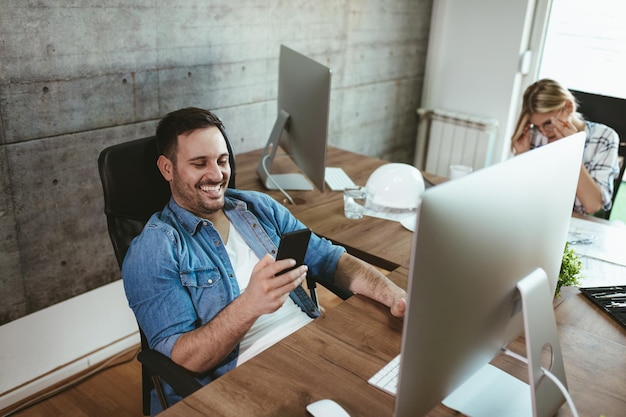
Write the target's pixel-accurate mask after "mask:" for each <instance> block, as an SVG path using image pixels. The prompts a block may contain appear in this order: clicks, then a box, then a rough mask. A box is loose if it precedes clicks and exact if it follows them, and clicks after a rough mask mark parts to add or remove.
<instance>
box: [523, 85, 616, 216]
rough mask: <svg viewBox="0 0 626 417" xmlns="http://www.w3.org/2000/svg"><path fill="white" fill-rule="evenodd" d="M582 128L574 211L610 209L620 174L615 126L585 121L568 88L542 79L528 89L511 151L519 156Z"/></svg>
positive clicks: (587, 212) (589, 212) (586, 211)
mask: <svg viewBox="0 0 626 417" xmlns="http://www.w3.org/2000/svg"><path fill="white" fill-rule="evenodd" d="M582 131H584V132H585V133H586V134H587V138H586V140H585V150H584V153H583V160H582V164H581V167H580V176H579V178H578V187H577V188H576V200H575V202H574V211H576V212H579V213H585V214H593V213H595V212H597V211H598V210H600V209H603V210H609V209H610V208H611V204H612V197H613V183H614V179H615V177H616V175H618V173H619V163H618V146H619V137H618V135H617V132H615V130H613V129H612V128H610V127H608V126H605V125H603V124H601V123H596V122H591V121H587V120H585V119H584V118H583V116H582V114H580V113H578V112H577V104H576V99H575V98H574V96H573V95H572V93H571V92H570V91H569V90H568V89H567V88H565V87H563V86H562V85H561V84H559V83H558V82H556V81H554V80H550V79H543V80H539V81H537V82H535V83H533V84H531V85H530V86H529V87H528V88H527V89H526V91H525V92H524V97H523V101H522V109H521V112H520V115H519V117H518V119H517V124H516V127H515V133H514V134H513V137H512V138H511V150H512V152H513V154H514V155H519V154H520V153H523V152H526V151H528V150H530V149H534V148H538V147H540V146H543V145H546V144H548V143H551V142H554V141H557V140H560V139H562V138H564V137H566V136H570V135H573V134H574V133H576V132H582Z"/></svg>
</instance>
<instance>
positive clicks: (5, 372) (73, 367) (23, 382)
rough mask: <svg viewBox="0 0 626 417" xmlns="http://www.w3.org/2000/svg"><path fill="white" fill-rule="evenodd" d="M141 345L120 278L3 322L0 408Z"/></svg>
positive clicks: (0, 335) (1, 333)
mask: <svg viewBox="0 0 626 417" xmlns="http://www.w3.org/2000/svg"><path fill="white" fill-rule="evenodd" d="M138 344H139V333H138V329H137V323H136V321H135V316H134V315H133V313H132V311H131V310H130V308H129V307H128V301H127V300H126V296H125V294H124V288H123V285H122V281H121V280H118V281H115V282H113V283H111V284H108V285H105V286H103V287H100V288H98V289H95V290H92V291H89V292H87V293H84V294H81V295H79V296H77V297H74V298H71V299H69V300H66V301H63V302H61V303H59V304H55V305H53V306H51V307H48V308H45V309H43V310H40V311H38V312H36V313H33V314H30V315H28V316H24V317H22V318H20V319H17V320H14V321H12V322H10V323H8V324H5V325H3V326H0V410H2V409H4V408H6V407H8V406H10V405H11V404H14V403H16V402H18V401H20V400H22V399H24V398H27V397H29V396H31V395H33V394H35V393H37V392H39V391H41V390H42V389H45V388H47V387H49V386H51V385H53V384H55V383H57V382H59V381H62V380H64V379H66V378H68V377H71V376H72V375H74V374H76V373H78V372H80V371H83V370H85V369H88V368H89V367H91V366H94V365H96V364H98V363H100V362H102V361H104V360H106V359H108V358H110V357H112V356H114V355H115V354H117V353H119V352H123V351H124V350H126V349H128V348H130V347H132V346H135V345H138Z"/></svg>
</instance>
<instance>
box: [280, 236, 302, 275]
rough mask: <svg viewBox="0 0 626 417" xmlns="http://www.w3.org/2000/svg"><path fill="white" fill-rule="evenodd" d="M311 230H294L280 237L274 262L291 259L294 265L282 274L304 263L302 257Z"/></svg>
mask: <svg viewBox="0 0 626 417" xmlns="http://www.w3.org/2000/svg"><path fill="white" fill-rule="evenodd" d="M310 238H311V229H302V230H296V231H293V232H288V233H285V234H284V235H282V237H281V238H280V244H279V245H278V253H277V254H276V260H279V259H287V258H292V259H295V260H296V264H295V265H294V266H293V267H292V268H287V269H285V270H284V271H283V272H287V271H291V270H292V269H295V268H297V267H298V266H300V265H302V264H303V263H304V255H305V254H306V249H307V248H308V247H309V239H310Z"/></svg>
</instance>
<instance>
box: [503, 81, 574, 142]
mask: <svg viewBox="0 0 626 417" xmlns="http://www.w3.org/2000/svg"><path fill="white" fill-rule="evenodd" d="M567 102H572V103H573V104H574V112H576V109H577V103H576V98H575V97H574V95H573V94H572V93H571V92H570V91H569V90H568V89H567V88H565V87H563V86H562V85H561V84H559V83H558V82H556V81H554V80H551V79H548V78H544V79H543V80H539V81H536V82H535V83H533V84H531V85H529V86H528V88H527V89H526V91H525V92H524V97H523V99H522V110H521V111H520V115H519V117H518V119H517V124H516V125H515V132H514V133H513V137H512V138H511V143H513V142H514V141H515V140H516V139H517V138H519V137H520V136H521V135H522V132H523V131H524V128H525V127H526V126H528V125H529V124H530V118H531V116H532V115H533V114H536V113H549V112H552V111H555V110H560V109H562V108H563V107H564V106H565V104H566V103H567Z"/></svg>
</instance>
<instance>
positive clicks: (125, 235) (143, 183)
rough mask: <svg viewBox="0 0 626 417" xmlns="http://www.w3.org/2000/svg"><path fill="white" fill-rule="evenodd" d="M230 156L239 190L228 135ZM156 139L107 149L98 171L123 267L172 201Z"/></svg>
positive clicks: (118, 257)
mask: <svg viewBox="0 0 626 417" xmlns="http://www.w3.org/2000/svg"><path fill="white" fill-rule="evenodd" d="M222 134H223V135H224V138H225V139H226V145H227V147H228V152H229V153H230V166H231V172H232V173H231V177H230V181H229V183H228V186H229V187H230V188H234V187H235V154H234V152H233V150H232V147H231V145H230V142H229V140H228V138H227V137H226V134H225V133H224V132H223V131H222ZM158 156H159V155H158V152H157V147H156V137H155V136H150V137H147V138H143V139H136V140H131V141H129V142H124V143H120V144H117V145H113V146H110V147H108V148H106V149H104V150H103V151H102V152H101V153H100V157H99V158H98V169H99V171H100V180H101V182H102V190H103V193H104V213H105V215H106V218H107V227H108V230H109V236H110V238H111V243H112V244H113V250H114V251H115V257H116V259H117V263H118V265H119V266H120V267H121V266H122V262H123V260H124V256H125V255H126V251H127V250H128V247H129V245H130V242H131V241H132V240H133V238H134V237H135V236H137V235H138V234H139V233H140V232H141V230H142V229H143V227H144V225H145V224H146V222H147V221H148V219H149V218H150V216H151V215H152V214H153V213H155V212H157V211H160V210H161V209H163V207H164V206H165V204H166V203H167V202H168V200H169V199H170V196H171V193H170V187H169V184H168V183H167V181H165V179H164V178H163V176H162V175H161V172H160V171H159V169H158V167H157V165H156V161H157V159H158Z"/></svg>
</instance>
